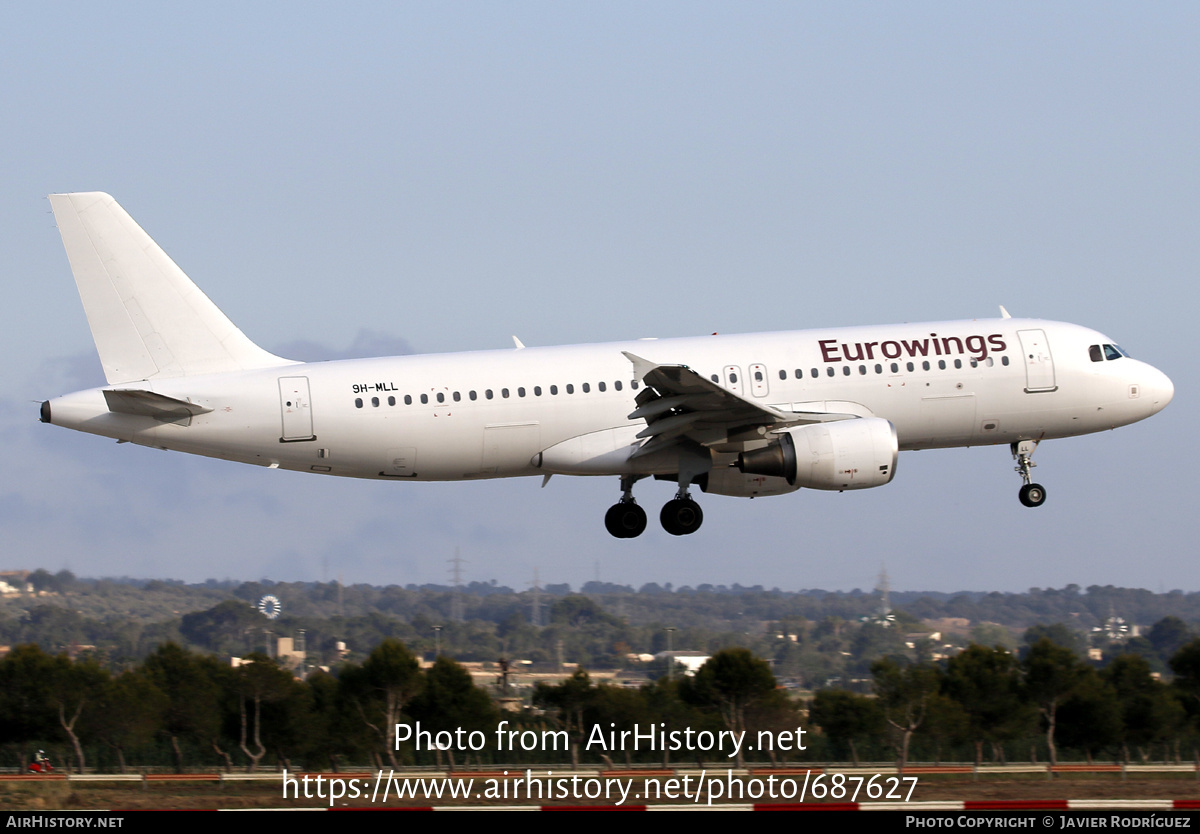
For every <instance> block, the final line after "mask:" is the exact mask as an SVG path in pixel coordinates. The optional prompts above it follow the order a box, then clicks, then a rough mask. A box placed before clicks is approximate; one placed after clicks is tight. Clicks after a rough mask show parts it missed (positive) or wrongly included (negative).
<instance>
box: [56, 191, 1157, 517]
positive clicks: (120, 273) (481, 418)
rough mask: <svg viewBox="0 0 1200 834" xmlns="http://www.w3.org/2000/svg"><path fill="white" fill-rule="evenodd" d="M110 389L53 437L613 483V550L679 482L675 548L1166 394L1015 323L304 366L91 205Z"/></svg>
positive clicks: (144, 239)
mask: <svg viewBox="0 0 1200 834" xmlns="http://www.w3.org/2000/svg"><path fill="white" fill-rule="evenodd" d="M50 201H51V204H52V205H53V207H54V215H55V218H56V219H57V221H58V227H59V230H60V232H61V234H62V238H63V244H64V245H65V246H66V250H67V257H68V258H69V259H70V262H71V270H72V271H73V273H74V275H75V282H76V284H77V285H78V288H79V294H80V296H81V298H82V299H83V306H84V309H85V311H86V312H87V318H88V324H89V325H90V326H91V330H92V336H93V338H94V339H95V342H96V349H97V350H98V351H99V353H100V360H101V362H102V364H103V366H104V373H105V376H106V378H107V379H108V385H106V386H104V387H102V388H94V389H91V390H88V391H80V392H77V393H74V394H68V395H66V396H63V397H58V398H57V399H52V400H49V401H47V402H44V403H42V406H41V419H42V422H45V423H53V424H54V425H57V426H65V427H67V428H72V429H77V430H79V431H85V432H90V433H92V434H99V435H103V436H105V437H112V438H116V439H117V440H118V441H121V442H132V443H139V444H142V445H145V446H154V447H158V448H162V449H174V450H177V451H181V452H190V453H193V454H198V455H207V456H209V457H217V458H224V459H227V460H235V461H241V462H243V463H253V464H258V465H261V466H269V467H277V468H281V469H294V470H297V471H303V472H319V473H323V474H326V475H342V476H346V477H353V478H379V479H385V480H411V481H450V480H465V479H472V478H506V477H516V476H522V475H542V476H543V477H544V478H545V479H549V477H550V476H551V475H556V474H561V475H609V476H615V477H618V478H619V479H620V489H621V499H620V500H619V501H618V502H617V503H616V504H615V505H613V506H612V507H611V508H610V509H609V511H608V513H607V515H606V517H605V525H606V527H607V528H608V531H609V532H610V533H611V534H612V535H614V536H616V537H618V538H632V537H634V536H637V535H640V534H641V533H642V531H643V530H645V528H646V513H645V511H644V510H643V509H642V508H641V507H640V506H639V505H638V504H637V503H636V501H635V500H634V498H633V494H632V489H633V485H634V483H635V482H636V481H638V480H639V479H642V478H646V477H650V476H653V477H655V478H659V479H665V480H671V481H675V482H676V483H677V484H678V487H679V488H678V492H677V493H676V495H675V497H674V499H672V500H671V501H668V502H667V503H666V505H665V506H664V507H663V508H662V512H661V514H660V519H661V522H662V525H663V527H664V528H665V529H666V530H667V532H669V533H672V534H674V535H685V534H688V533H693V532H695V531H696V530H697V529H698V528H699V527H700V523H701V521H702V519H703V514H702V513H701V511H700V507H699V506H698V505H697V504H696V503H695V502H694V500H693V499H692V496H691V494H690V492H689V488H690V487H691V486H692V485H696V486H698V487H699V488H700V489H701V490H702V491H704V492H708V493H716V494H718V495H734V496H742V497H751V498H753V497H755V496H764V495H779V494H782V493H787V492H792V491H794V490H797V489H800V488H801V487H807V488H810V489H824V490H839V491H841V490H848V489H863V488H866V487H876V486H882V485H883V484H886V483H889V482H890V481H891V480H892V478H893V477H894V476H895V474H896V458H897V455H898V453H899V452H900V451H901V450H909V449H933V448H944V447H952V446H980V445H988V444H1000V443H1007V444H1010V447H1011V450H1012V454H1013V457H1014V458H1015V460H1016V461H1017V467H1016V469H1017V472H1018V473H1020V475H1021V478H1022V480H1023V481H1024V484H1025V485H1024V486H1023V487H1022V488H1021V491H1020V499H1021V502H1022V503H1023V504H1025V505H1026V506H1028V507H1036V506H1039V505H1041V503H1042V502H1043V501H1044V500H1045V498H1046V491H1045V489H1044V488H1043V487H1042V486H1041V485H1039V484H1035V483H1032V479H1031V477H1030V474H1031V473H1030V470H1031V469H1032V468H1033V466H1034V463H1033V461H1032V455H1033V451H1034V449H1035V447H1036V446H1037V445H1038V443H1040V442H1041V441H1043V440H1046V439H1049V438H1058V437H1070V436H1072V435H1080V434H1088V433H1089V432H1098V431H1102V430H1105V429H1112V428H1115V427H1117V426H1123V425H1127V424H1129V423H1134V422H1137V421H1138V420H1143V419H1145V418H1147V417H1149V416H1150V415H1152V414H1155V413H1157V412H1158V411H1160V410H1162V409H1163V408H1164V407H1165V406H1166V405H1167V403H1169V402H1170V401H1171V397H1172V396H1173V394H1174V387H1173V386H1172V384H1171V381H1170V380H1169V379H1168V378H1167V377H1166V375H1165V374H1163V373H1162V372H1161V371H1158V370H1157V369H1155V368H1153V367H1151V366H1150V365H1147V364H1145V363H1143V362H1139V361H1137V360H1135V359H1131V358H1129V356H1128V355H1127V354H1126V353H1125V351H1123V350H1122V349H1121V348H1119V347H1117V345H1116V344H1115V343H1114V342H1113V340H1112V339H1110V338H1108V337H1107V336H1103V335H1101V334H1100V333H1097V332H1096V331H1094V330H1088V329H1087V328H1084V327H1079V326H1077V325H1074V324H1063V323H1059V322H1051V321H1041V320H1036V319H1016V318H1011V317H1010V316H1009V315H1008V313H1007V312H1006V311H1004V309H1003V308H1001V313H1002V314H1003V318H1000V319H984V320H975V319H972V320H969V321H953V322H937V323H934V324H897V325H888V326H881V327H853V328H843V329H836V330H804V331H796V332H789V333H760V334H753V335H733V336H724V335H721V336H718V335H713V336H703V337H699V338H686V339H663V340H640V341H635V342H618V343H613V344H593V345H574V346H569V347H550V348H525V347H524V346H523V345H522V344H521V343H520V342H519V341H518V340H516V339H515V338H514V342H515V344H516V347H515V348H514V349H511V350H496V351H485V352H472V353H455V354H442V355H430V356H396V357H388V358H380V359H360V360H347V361H339V362H317V363H307V364H302V363H298V362H293V361H290V360H287V359H282V358H280V357H278V356H275V355H273V354H271V353H268V352H267V351H265V350H263V349H262V348H260V347H258V346H257V345H255V344H254V343H253V342H251V341H250V340H249V339H248V338H247V337H246V336H245V335H243V333H242V332H241V331H240V330H238V328H237V327H235V326H234V325H233V323H232V322H230V321H229V319H228V318H226V317H225V315H224V314H223V313H221V311H220V310H219V309H217V307H216V306H215V305H214V304H213V303H212V302H211V301H210V300H209V299H208V297H207V296H205V295H204V293H202V292H201V291H200V290H199V289H197V287H196V285H195V284H193V283H192V281H191V280H190V279H189V278H188V277H187V276H186V275H185V274H184V273H183V271H182V270H180V269H179V267H178V266H176V265H175V263H174V262H173V261H172V260H171V259H170V258H169V257H167V255H166V254H165V253H164V252H163V251H162V249H160V248H159V247H158V245H157V244H155V242H154V241H153V240H151V238H150V236H149V235H147V234H146V233H145V232H144V231H143V230H142V229H141V227H139V226H138V225H137V224H136V223H135V222H134V221H133V219H132V218H130V216H129V215H128V214H127V213H126V212H125V211H124V210H123V209H122V208H121V207H120V206H119V205H118V204H117V203H116V201H115V200H113V199H112V197H110V196H108V195H107V194H101V193H81V194H57V195H52V196H51V197H50Z"/></svg>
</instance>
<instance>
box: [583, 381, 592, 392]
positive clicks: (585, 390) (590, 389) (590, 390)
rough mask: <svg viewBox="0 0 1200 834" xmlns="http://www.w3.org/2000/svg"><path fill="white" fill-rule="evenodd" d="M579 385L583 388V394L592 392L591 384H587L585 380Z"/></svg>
mask: <svg viewBox="0 0 1200 834" xmlns="http://www.w3.org/2000/svg"><path fill="white" fill-rule="evenodd" d="M580 387H582V388H583V393H585V394H590V393H591V392H592V386H591V385H588V384H587V383H586V382H585V383H583V385H582V386H580Z"/></svg>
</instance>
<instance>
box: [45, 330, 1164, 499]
mask: <svg viewBox="0 0 1200 834" xmlns="http://www.w3.org/2000/svg"><path fill="white" fill-rule="evenodd" d="M1111 342H1112V340H1111V339H1109V338H1107V337H1105V336H1103V335H1101V334H1099V333H1097V332H1095V331H1092V330H1088V329H1086V328H1083V327H1079V326H1076V325H1072V324H1063V323H1057V322H1049V321H1039V320H1030V319H1011V318H1006V319H985V320H970V321H958V322H939V323H933V324H904V325H888V326H879V327H855V328H842V329H831V330H808V331H796V332H781V333H763V334H753V335H731V336H723V335H721V336H717V335H714V336H706V337H699V338H685V339H664V340H640V341H636V342H622V343H612V344H591V345H575V346H568V347H551V348H526V349H515V350H504V351H481V352H472V353H456V354H439V355H417V356H397V357H389V358H380V359H362V360H347V361H338V362H318V363H308V364H294V365H286V366H282V367H275V368H267V369H260V370H249V371H240V372H233V373H222V374H207V375H196V376H183V377H178V378H172V379H162V380H150V381H145V382H133V383H127V384H123V385H109V386H106V388H107V389H109V390H110V391H111V390H113V389H141V390H144V391H151V392H154V393H157V394H162V395H164V396H166V397H171V398H173V399H177V400H183V401H187V402H190V403H194V404H196V405H197V406H202V407H204V408H207V409H211V411H207V412H206V413H202V414H197V415H195V416H192V417H190V419H185V420H177V421H173V422H171V421H162V420H156V419H153V418H151V417H149V416H143V415H138V414H128V413H115V412H113V411H110V410H109V407H108V405H107V403H106V400H105V398H104V395H103V391H104V390H105V389H92V390H89V391H82V392H79V393H75V394H70V395H68V396H65V397H60V398H57V399H54V400H51V401H50V402H49V406H48V408H49V414H50V415H51V416H50V422H52V423H54V424H55V425H60V426H66V427H69V428H73V429H77V430H80V431H86V432H91V433H93V434H99V435H104V436H107V437H113V438H117V439H120V440H126V441H131V442H134V443H138V444H142V445H147V446H156V447H161V448H165V449H174V450H177V451H181V452H189V453H193V454H201V455H208V456H212V457H219V458H224V459H228V460H235V461H241V462H243V463H255V464H259V465H264V466H275V467H279V468H283V469H292V470H298V471H311V472H319V473H324V474H329V475H341V476H346V477H356V478H395V479H411V480H423V481H424V480H461V479H471V478H496V477H511V476H520V475H537V474H552V473H555V472H562V473H565V474H595V475H605V474H609V475H611V474H617V475H624V474H629V473H630V472H640V473H641V474H669V470H670V468H671V467H670V465H669V463H668V464H664V463H663V462H662V461H658V462H657V463H647V464H645V466H644V468H643V469H640V470H639V469H637V464H631V463H629V462H624V461H627V459H628V458H629V456H630V454H632V452H633V451H634V450H635V449H636V448H637V446H638V445H639V444H640V443H641V441H640V440H637V439H636V438H635V435H636V434H637V432H638V431H639V430H640V429H643V428H645V426H646V423H645V421H644V420H641V419H638V420H630V419H629V417H628V415H629V414H630V413H631V412H632V411H633V410H634V408H635V407H636V406H635V403H634V398H635V396H636V395H637V394H638V392H639V391H640V390H642V389H641V383H640V381H639V380H638V379H637V378H636V376H635V374H634V371H633V366H632V365H631V362H630V360H629V359H628V358H627V357H626V356H625V355H624V353H623V352H628V353H631V354H636V355H637V356H640V357H644V358H645V359H647V360H649V361H650V362H653V363H657V364H662V365H667V364H671V365H686V366H687V367H689V368H690V369H692V370H693V371H695V372H696V373H698V374H700V375H701V376H703V377H705V378H706V379H712V380H713V381H717V382H718V383H719V384H720V385H721V386H722V387H724V388H726V389H728V390H731V391H733V392H734V393H736V394H738V395H740V396H741V397H743V398H745V399H746V400H750V401H753V402H757V403H761V404H762V405H765V406H770V407H773V408H774V409H777V410H779V411H782V412H803V413H821V412H832V413H838V414H852V415H857V416H860V417H881V418H884V419H886V420H888V421H890V422H891V423H892V424H893V425H894V426H895V431H896V435H897V437H898V440H899V446H900V448H901V449H905V450H908V449H929V448H939V447H953V446H974V445H985V444H999V443H1015V442H1019V441H1023V440H1033V441H1040V440H1042V439H1047V438H1056V437H1068V436H1072V435H1081V434H1087V433H1089V432H1095V431H1100V430H1104V429H1111V428H1115V427H1117V426H1122V425H1126V424H1129V423H1133V422H1136V421H1138V420H1142V419H1144V418H1146V417H1149V416H1151V415H1152V414H1154V413H1156V412H1158V411H1159V410H1161V409H1162V408H1163V407H1165V406H1166V404H1167V403H1168V402H1169V401H1170V399H1171V396H1172V394H1173V390H1174V389H1173V387H1172V385H1171V382H1170V380H1169V379H1167V377H1166V376H1165V375H1164V374H1163V373H1161V372H1160V371H1158V370H1156V369H1155V368H1153V367H1151V366H1150V365H1147V364H1145V363H1143V362H1139V361H1137V360H1134V359H1131V358H1128V357H1126V356H1119V357H1116V358H1105V359H1103V360H1101V361H1094V360H1093V358H1092V357H1091V356H1089V348H1093V347H1094V346H1097V345H1106V344H1111ZM44 413H45V412H44ZM581 438H584V440H580V439H581ZM589 438H590V439H589ZM734 440H736V439H735V438H731V439H730V442H731V443H733V442H734ZM571 442H574V445H572V443H571ZM562 444H566V445H562ZM556 447H557V451H556V452H555V453H550V454H548V455H547V456H546V457H545V458H542V457H540V456H541V453H543V452H547V450H552V449H556ZM712 448H713V450H714V453H718V454H719V453H720V452H733V451H735V449H734V448H733V446H722V445H721V444H720V443H715V444H712ZM631 466H632V467H633V468H630V467H631ZM664 470H666V471H664Z"/></svg>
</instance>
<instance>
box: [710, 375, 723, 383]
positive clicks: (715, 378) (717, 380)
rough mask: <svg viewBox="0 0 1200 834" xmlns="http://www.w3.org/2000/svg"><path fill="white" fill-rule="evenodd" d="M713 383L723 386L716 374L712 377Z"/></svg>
mask: <svg viewBox="0 0 1200 834" xmlns="http://www.w3.org/2000/svg"><path fill="white" fill-rule="evenodd" d="M712 381H713V382H715V383H717V384H718V385H720V384H721V378H720V377H719V376H717V375H716V374H713V375H712Z"/></svg>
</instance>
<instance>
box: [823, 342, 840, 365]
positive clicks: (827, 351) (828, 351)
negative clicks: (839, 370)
mask: <svg viewBox="0 0 1200 834" xmlns="http://www.w3.org/2000/svg"><path fill="white" fill-rule="evenodd" d="M817 344H818V345H820V346H821V358H822V359H824V360H825V361H826V362H841V361H842V358H841V357H840V356H838V355H837V340H836V339H822V340H821V341H819V342H817Z"/></svg>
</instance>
